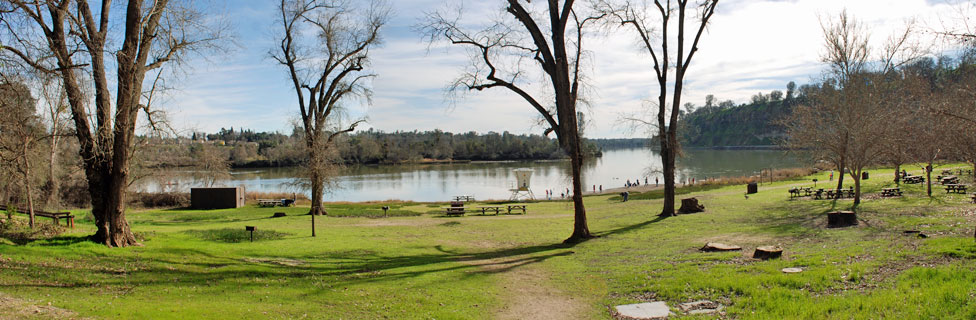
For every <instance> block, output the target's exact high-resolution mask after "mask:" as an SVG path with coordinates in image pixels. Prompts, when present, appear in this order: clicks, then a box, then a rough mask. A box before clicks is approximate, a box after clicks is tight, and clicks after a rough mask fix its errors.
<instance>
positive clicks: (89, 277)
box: [0, 244, 574, 290]
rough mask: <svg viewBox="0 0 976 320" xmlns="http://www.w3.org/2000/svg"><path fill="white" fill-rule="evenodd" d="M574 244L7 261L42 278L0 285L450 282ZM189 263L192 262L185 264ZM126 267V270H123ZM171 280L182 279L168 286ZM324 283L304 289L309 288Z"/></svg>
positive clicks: (559, 253)
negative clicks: (66, 262) (69, 262)
mask: <svg viewBox="0 0 976 320" xmlns="http://www.w3.org/2000/svg"><path fill="white" fill-rule="evenodd" d="M572 247H573V246H572V245H564V244H551V245H536V246H525V247H515V248H506V249H498V250H490V251H483V252H464V251H462V250H449V249H446V248H444V247H442V246H434V247H431V248H430V249H433V251H434V252H431V253H420V254H400V255H392V256H391V255H384V254H381V253H377V252H373V251H367V250H352V251H335V252H325V253H320V254H309V255H304V256H273V255H265V256H263V257H261V256H258V257H253V256H245V255H240V256H225V255H220V254H215V253H211V252H207V251H204V250H199V249H190V248H160V249H157V250H155V251H156V254H154V255H151V256H146V255H148V253H146V252H144V253H142V254H141V256H146V257H145V258H143V257H141V256H126V257H123V256H108V257H99V258H97V259H90V260H87V261H85V263H84V267H81V268H79V267H78V266H77V265H76V266H74V267H71V268H66V267H64V266H61V265H50V264H44V265H40V264H35V263H32V262H29V261H10V262H6V263H4V264H6V265H8V266H10V265H11V264H16V266H13V267H15V268H12V269H11V270H23V271H22V272H24V273H25V274H26V273H30V272H31V271H30V270H39V269H41V268H43V270H44V272H45V274H49V275H51V277H50V278H47V279H33V280H31V279H29V277H27V278H24V277H20V278H21V279H24V280H23V281H8V282H7V283H0V288H4V287H9V288H23V287H52V288H64V287H67V288H72V287H90V286H92V285H93V284H97V285H99V286H125V287H132V286H137V287H141V286H146V287H150V288H151V287H154V286H170V287H171V286H176V287H191V286H212V285H213V284H215V283H221V282H231V283H233V285H234V286H240V287H242V288H248V287H253V288H258V287H264V286H265V284H266V283H265V282H262V281H254V279H276V280H285V281H297V282H296V283H304V282H306V281H325V282H327V283H329V284H330V285H332V286H351V285H357V284H366V283H386V282H390V283H391V285H392V283H394V282H396V281H400V280H404V279H410V278H417V277H421V276H426V275H431V274H444V277H447V279H450V280H458V279H465V278H469V277H474V276H478V275H484V274H496V273H504V272H508V271H512V270H514V269H516V268H520V267H525V266H528V265H531V264H536V263H540V262H543V261H546V260H549V259H551V258H554V257H564V256H569V255H572V254H573V253H574V252H573V251H571V250H569V249H570V248H572ZM188 258H189V259H188ZM125 268H129V269H125ZM172 279H179V282H178V283H176V282H173V281H172ZM317 288H321V286H314V285H309V289H310V290H325V289H317Z"/></svg>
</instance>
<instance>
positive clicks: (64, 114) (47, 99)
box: [39, 75, 71, 207]
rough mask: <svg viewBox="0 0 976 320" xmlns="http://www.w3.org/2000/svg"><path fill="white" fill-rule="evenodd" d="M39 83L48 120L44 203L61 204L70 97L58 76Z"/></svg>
mask: <svg viewBox="0 0 976 320" xmlns="http://www.w3.org/2000/svg"><path fill="white" fill-rule="evenodd" d="M40 82H41V83H39V89H40V96H41V97H42V98H43V99H44V112H45V113H46V114H45V117H46V118H47V119H46V120H47V122H48V135H49V137H50V138H49V139H48V157H47V160H48V161H47V165H48V175H47V198H46V200H45V201H44V205H45V206H48V207H51V206H54V207H57V206H59V198H58V194H59V193H60V192H61V191H60V190H61V188H60V186H61V179H60V172H59V169H60V166H59V165H58V154H59V153H60V148H61V146H62V144H61V142H62V140H63V139H64V138H65V137H68V136H69V135H68V133H67V131H68V130H69V129H70V128H69V125H70V121H71V119H70V116H69V115H68V108H69V106H68V97H67V96H66V95H65V91H64V87H63V86H62V85H61V82H60V79H58V78H57V77H43V75H42V77H41V81H40Z"/></svg>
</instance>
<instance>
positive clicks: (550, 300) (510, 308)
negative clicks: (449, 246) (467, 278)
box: [466, 255, 583, 320]
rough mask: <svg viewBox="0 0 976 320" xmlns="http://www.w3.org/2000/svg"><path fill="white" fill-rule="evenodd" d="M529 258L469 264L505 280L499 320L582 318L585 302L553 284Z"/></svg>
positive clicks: (495, 316) (496, 317)
mask: <svg viewBox="0 0 976 320" xmlns="http://www.w3.org/2000/svg"><path fill="white" fill-rule="evenodd" d="M526 258H528V255H520V256H513V257H505V258H495V259H484V260H472V261H466V263H468V264H471V265H476V266H478V267H480V268H481V269H482V270H484V271H487V272H494V273H496V274H497V276H498V277H500V278H501V283H502V297H501V298H502V301H503V302H504V306H503V307H502V308H501V309H500V310H497V311H496V312H495V314H494V315H493V318H495V319H504V320H508V319H547V320H548V319H552V320H556V319H580V318H581V316H580V314H581V313H582V311H583V309H582V306H581V304H580V302H581V301H579V300H577V299H574V298H573V297H570V296H568V295H566V294H564V293H562V292H561V291H560V290H558V289H556V288H553V287H552V285H551V284H549V274H548V273H547V272H546V271H545V270H543V269H542V268H540V267H539V266H538V265H536V264H533V263H532V260H531V259H526Z"/></svg>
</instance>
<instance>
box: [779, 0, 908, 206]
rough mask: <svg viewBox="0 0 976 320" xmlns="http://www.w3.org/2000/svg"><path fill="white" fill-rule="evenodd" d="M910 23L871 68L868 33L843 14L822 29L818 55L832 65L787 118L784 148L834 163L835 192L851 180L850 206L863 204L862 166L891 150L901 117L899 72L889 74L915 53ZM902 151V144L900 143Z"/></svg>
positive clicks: (887, 46)
mask: <svg viewBox="0 0 976 320" xmlns="http://www.w3.org/2000/svg"><path fill="white" fill-rule="evenodd" d="M913 26H914V25H913V24H912V23H909V24H908V25H907V27H906V29H905V31H904V32H903V33H899V34H896V35H895V36H893V37H891V38H889V40H888V41H887V42H886V44H885V46H884V48H883V50H882V51H881V54H880V55H881V56H880V58H879V59H878V60H877V61H879V62H880V63H879V66H878V68H877V69H875V70H871V66H870V65H869V59H870V58H869V57H870V55H871V50H870V47H869V45H868V38H869V36H868V34H867V32H866V30H865V29H864V28H863V27H862V25H861V24H860V22H858V21H857V20H856V19H854V18H853V17H851V16H849V15H848V14H847V12H846V11H844V12H842V13H841V14H840V15H838V18H837V19H836V20H834V21H831V22H829V23H825V24H823V26H822V29H823V32H824V40H825V44H824V46H825V49H826V52H825V53H824V55H823V56H822V59H823V61H824V62H826V63H827V64H828V66H829V67H830V72H829V76H828V78H827V80H825V81H824V82H823V84H822V85H821V86H820V87H819V88H817V89H814V90H812V91H813V92H812V94H811V97H810V100H811V101H812V103H811V104H810V105H805V106H798V107H796V108H795V109H794V111H793V114H792V115H791V116H790V117H789V118H788V119H787V120H786V128H787V134H788V136H789V139H788V142H787V145H789V146H790V147H792V148H797V149H808V150H812V151H813V152H812V154H813V155H814V156H815V157H817V160H827V161H830V162H832V163H834V164H835V165H836V166H837V169H838V170H839V171H840V175H838V185H837V189H841V188H843V179H844V175H845V174H849V175H850V176H851V179H853V180H854V191H855V192H854V206H857V205H858V204H860V202H861V177H862V172H863V170H864V168H866V167H867V166H869V165H872V164H874V163H876V162H878V161H879V160H881V158H882V156H883V155H884V154H885V152H886V151H889V148H890V144H891V143H901V141H891V140H890V139H889V138H890V137H892V136H895V135H896V134H895V133H894V130H896V128H895V127H894V126H892V124H893V123H895V122H897V121H898V120H900V119H899V117H903V116H907V115H904V114H897V113H896V112H895V111H897V110H907V109H908V108H897V107H896V106H895V104H897V103H901V101H900V99H901V98H902V96H899V94H898V92H899V88H898V86H897V84H898V83H899V74H898V73H896V72H893V71H894V70H895V69H896V68H898V67H899V66H901V65H902V64H904V63H907V62H909V61H912V60H913V59H914V58H915V57H917V52H919V50H917V49H918V47H917V46H913V45H912V43H911V41H910V39H911V36H912V34H913ZM899 147H903V145H899Z"/></svg>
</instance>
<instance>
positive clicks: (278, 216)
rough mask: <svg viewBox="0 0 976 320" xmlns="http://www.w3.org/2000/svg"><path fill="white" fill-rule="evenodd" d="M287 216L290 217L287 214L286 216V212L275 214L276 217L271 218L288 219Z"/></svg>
mask: <svg viewBox="0 0 976 320" xmlns="http://www.w3.org/2000/svg"><path fill="white" fill-rule="evenodd" d="M287 216H288V215H287V214H285V213H284V212H275V213H274V215H273V216H271V217H272V218H281V217H287Z"/></svg>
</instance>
